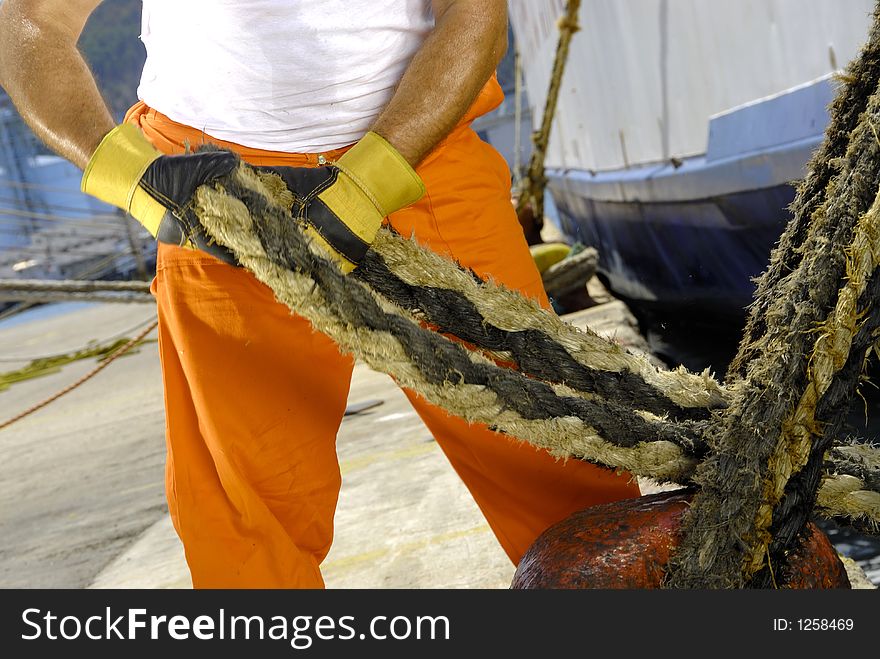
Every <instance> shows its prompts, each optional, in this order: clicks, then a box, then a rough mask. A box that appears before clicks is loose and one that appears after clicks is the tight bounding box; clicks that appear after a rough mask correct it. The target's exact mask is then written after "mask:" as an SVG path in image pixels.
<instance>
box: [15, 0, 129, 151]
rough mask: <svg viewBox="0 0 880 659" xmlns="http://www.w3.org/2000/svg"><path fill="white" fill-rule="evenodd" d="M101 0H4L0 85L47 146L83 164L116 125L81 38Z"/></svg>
mask: <svg viewBox="0 0 880 659" xmlns="http://www.w3.org/2000/svg"><path fill="white" fill-rule="evenodd" d="M99 4H101V0H4V2H2V4H0V86H2V87H3V88H4V89H5V90H6V91H7V93H8V94H9V96H10V97H11V98H12V101H13V103H15V106H16V107H17V108H18V111H19V113H20V114H21V116H22V117H23V118H24V120H25V122H27V124H28V125H29V126H30V127H31V129H32V130H33V131H34V132H35V133H36V134H37V136H39V137H40V139H42V140H43V141H44V142H45V143H46V145H47V146H48V147H49V148H50V149H52V150H53V151H55V152H56V153H58V154H59V155H61V156H63V157H64V158H67V159H68V160H70V161H71V162H72V163H74V164H75V165H77V166H78V167H80V168H85V166H86V164H87V163H88V161H89V158H90V157H91V155H92V153H93V152H94V150H95V148H96V147H97V146H98V143H99V142H100V141H101V139H102V138H103V137H104V136H105V135H106V134H107V133H108V132H109V131H110V130H111V129H112V128H113V127H114V126H115V121H114V120H113V117H112V115H111V113H110V110H109V109H108V108H107V105H106V103H105V102H104V99H103V98H102V97H101V93H100V92H99V91H98V86H97V85H96V84H95V79H94V77H93V76H92V73H91V71H90V70H89V67H88V65H87V64H86V63H85V61H84V60H83V58H82V55H81V54H80V52H79V50H78V49H77V46H76V44H77V41H78V40H79V36H80V34H81V33H82V29H83V27H84V26H85V23H86V21H87V20H88V17H89V15H90V14H91V13H92V11H93V10H94V9H95V7H97V6H98V5H99Z"/></svg>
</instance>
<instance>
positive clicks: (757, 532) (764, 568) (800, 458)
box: [669, 12, 880, 587]
mask: <svg viewBox="0 0 880 659" xmlns="http://www.w3.org/2000/svg"><path fill="white" fill-rule="evenodd" d="M878 57H880V12H878V13H877V14H876V15H875V25H874V28H873V30H872V33H871V41H870V43H869V44H868V46H867V47H866V49H865V51H864V53H863V56H862V58H860V59H859V60H858V61H857V62H856V63H855V64H853V65H852V66H851V67H850V69H849V71H848V75H847V77H846V79H847V80H848V84H847V85H846V87H845V88H844V89H843V90H842V92H841V94H840V97H839V100H838V102H837V103H835V105H834V107H833V109H832V111H833V115H834V116H833V119H832V122H831V127H830V129H829V133H828V136H827V140H826V145H825V146H824V147H823V149H822V150H821V151H820V152H819V154H818V155H817V156H816V158H815V159H814V161H813V163H812V164H811V168H810V169H811V173H810V175H809V176H808V177H807V179H806V180H805V182H804V183H803V184H802V185H801V187H800V189H799V192H798V198H797V200H796V202H795V204H794V205H793V209H794V214H795V217H794V219H793V221H792V223H791V224H790V225H789V229H788V230H787V231H786V233H785V236H784V238H783V240H782V241H781V243H780V246H779V248H778V249H777V250H776V252H775V253H774V255H773V262H772V265H771V268H770V269H769V270H768V272H767V273H766V274H765V275H764V277H763V278H762V280H761V282H760V283H759V286H758V297H757V300H756V302H755V304H754V305H753V308H752V311H751V316H750V319H749V324H748V330H747V333H746V336H745V339H744V341H743V343H742V345H741V348H740V351H739V354H738V356H737V358H736V359H735V360H734V369H735V372H736V374H737V375H739V376H741V377H743V379H742V381H740V382H738V383H737V385H736V395H735V396H734V397H733V399H732V402H731V407H730V409H729V410H728V413H727V414H725V415H724V421H723V423H722V425H721V426H720V427H719V432H718V436H717V439H716V440H715V441H714V442H713V443H712V453H711V456H710V458H709V459H708V460H706V461H705V462H704V463H703V464H701V465H700V467H699V470H698V473H697V475H696V477H695V480H696V481H697V483H698V484H699V485H700V486H701V489H700V491H699V493H698V494H697V495H696V497H695V498H694V501H693V503H692V505H691V508H690V510H689V514H688V515H687V516H686V520H685V525H684V534H683V541H682V544H681V546H680V548H679V550H678V552H677V553H676V555H675V556H674V557H673V560H672V562H671V564H670V565H671V568H672V569H671V571H670V575H669V585H670V586H673V587H739V586H743V585H753V586H761V587H763V586H767V585H769V584H770V583H771V581H772V574H771V573H770V570H769V568H768V559H769V562H770V564H775V563H778V562H780V561H783V560H784V556H785V550H786V549H787V548H788V547H790V546H791V544H792V543H793V541H794V539H795V537H796V536H797V534H798V533H800V531H801V530H802V529H803V527H804V524H805V523H806V521H807V519H808V516H809V515H810V513H811V511H812V510H813V509H814V506H815V504H816V498H817V490H818V489H819V482H820V478H821V475H822V463H823V459H824V455H825V452H826V451H827V450H828V449H829V448H830V444H831V440H832V438H833V437H834V436H835V435H837V434H838V433H839V432H840V431H841V429H842V426H843V423H844V420H845V415H846V413H847V411H848V407H849V401H850V400H851V399H852V397H853V395H854V393H855V391H856V389H857V386H858V383H859V377H860V374H861V372H862V370H863V367H864V364H865V361H866V359H867V355H868V353H869V351H870V350H871V348H872V346H873V345H874V343H875V341H876V337H877V332H878V330H880V309H877V308H876V304H875V302H876V301H877V300H878V299H880V271H878V269H877V266H878V264H880V195H878V190H880V177H878V172H880V139H878V136H877V132H876V127H877V126H880V90H878V80H880V65H878ZM860 95H861V98H860ZM840 99H845V102H841V100H840ZM848 103H852V105H847V104H848ZM854 107H861V108H863V110H864V111H863V112H862V113H861V114H860V115H854V114H853V112H854V110H853V108H854ZM856 116H857V117H858V119H857V121H856ZM843 131H846V132H843ZM842 478H843V480H844V481H846V482H848V483H849V485H850V486H852V487H853V488H855V489H854V490H851V491H849V493H850V494H851V493H852V492H855V491H857V490H861V488H863V487H865V486H866V485H865V483H861V484H859V485H855V484H854V483H853V482H852V481H851V479H852V478H853V477H850V476H846V477H842ZM839 482H840V481H839V479H835V480H834V481H826V484H825V487H826V489H823V493H822V494H820V495H819V505H820V508H821V507H826V506H828V505H837V504H838V503H841V502H842V501H843V499H844V498H845V497H841V496H837V495H834V494H833V493H835V492H838V490H839V489H840V487H839ZM864 498H865V497H862V496H861V495H859V496H855V497H854V498H853V500H851V501H850V503H851V504H852V505H853V506H854V509H855V508H857V507H858V505H862V504H864V505H862V510H863V513H862V514H863V515H864V516H870V515H872V514H873V513H872V511H876V503H874V504H872V503H871V502H872V501H875V499H874V498H873V497H870V496H869V497H867V499H868V501H867V502H865V501H863V499H864ZM874 521H876V519H875V520H874Z"/></svg>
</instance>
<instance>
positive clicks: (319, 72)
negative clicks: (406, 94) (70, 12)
mask: <svg viewBox="0 0 880 659" xmlns="http://www.w3.org/2000/svg"><path fill="white" fill-rule="evenodd" d="M433 22H434V19H433V15H432V13H431V2H430V0H144V6H143V24H142V34H141V39H142V40H143V42H144V45H145V46H146V49H147V61H146V64H145V65H144V71H143V75H142V76H141V83H140V87H139V88H138V96H139V98H140V99H141V100H142V101H144V102H145V103H146V104H147V105H149V106H150V107H152V108H154V109H156V110H158V111H159V112H161V113H163V114H165V115H167V116H168V117H170V118H171V119H173V120H175V121H178V122H180V123H183V124H186V125H189V126H193V127H195V128H198V129H200V130H203V131H204V132H205V133H206V134H207V135H209V136H212V137H216V138H218V139H221V140H226V141H229V142H235V143H236V144H241V145H244V146H248V147H253V148H258V149H269V150H274V151H286V152H292V153H318V152H321V151H328V150H330V149H335V148H339V147H342V146H345V145H348V144H351V143H353V142H356V141H357V140H358V139H360V138H361V137H363V135H364V133H366V131H367V130H368V129H369V127H370V125H371V124H372V123H373V121H374V120H375V119H376V117H377V116H378V115H379V113H380V112H381V111H382V109H383V108H384V107H385V105H386V104H387V103H388V101H389V100H390V99H391V95H392V94H393V92H394V89H395V87H396V86H397V83H398V82H399V81H400V78H401V76H402V75H403V72H404V70H405V69H406V67H407V65H408V64H409V62H410V60H411V59H412V57H413V55H415V53H416V51H417V50H418V49H419V47H420V46H421V44H422V42H423V41H424V39H425V37H426V36H427V34H428V32H429V31H430V30H431V29H432V27H433Z"/></svg>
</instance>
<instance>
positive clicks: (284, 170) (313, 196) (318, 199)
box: [260, 132, 425, 273]
mask: <svg viewBox="0 0 880 659" xmlns="http://www.w3.org/2000/svg"><path fill="white" fill-rule="evenodd" d="M260 169H262V170H263V171H271V172H274V173H276V174H278V175H279V176H280V177H281V178H282V179H283V180H284V183H285V184H286V185H287V189H288V190H289V191H290V192H291V194H292V199H291V209H290V210H291V212H292V213H293V215H294V217H296V218H298V219H300V220H302V221H304V222H305V223H306V230H307V232H308V233H309V234H310V235H311V236H312V237H313V238H314V239H315V240H317V241H318V242H319V243H321V244H322V246H323V247H324V248H325V249H326V250H327V251H328V252H329V254H330V255H331V256H332V257H333V258H334V259H335V260H336V261H337V263H338V264H339V266H340V268H341V269H342V270H343V272H346V273H348V272H351V271H352V270H353V269H354V268H355V267H356V266H357V264H358V263H360V260H361V259H362V258H363V256H364V254H365V253H366V251H367V249H368V248H369V246H370V243H371V242H373V238H375V236H376V232H377V231H378V230H379V227H380V226H381V225H382V220H383V219H384V218H385V217H387V216H388V215H390V214H391V213H393V212H395V211H397V210H400V209H401V208H405V207H406V206H409V205H410V204H413V203H415V202H416V201H418V200H419V199H421V197H422V195H424V194H425V187H424V185H423V184H422V181H421V179H420V178H419V176H418V174H416V172H415V171H414V170H413V168H412V167H410V165H409V164H408V163H407V162H406V160H404V158H403V156H401V155H400V154H399V153H398V152H397V150H396V149H395V148H394V147H392V146H391V145H390V144H389V143H388V142H387V141H385V139H383V138H382V137H380V136H379V135H377V134H376V133H372V132H370V133H367V134H366V135H365V136H364V137H363V138H361V140H360V141H359V142H358V143H357V144H355V145H354V146H353V147H352V148H351V149H349V150H348V151H347V152H346V153H345V155H343V156H342V157H341V158H340V159H339V160H338V161H336V162H335V163H332V164H331V165H329V166H328V167H320V168H318V169H310V168H300V167H263V168H260Z"/></svg>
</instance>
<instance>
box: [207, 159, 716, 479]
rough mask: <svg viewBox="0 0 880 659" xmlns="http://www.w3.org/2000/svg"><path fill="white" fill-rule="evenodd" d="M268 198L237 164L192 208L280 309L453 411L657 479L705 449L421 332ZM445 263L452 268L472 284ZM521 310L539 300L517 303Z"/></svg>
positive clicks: (696, 436) (644, 418) (680, 425)
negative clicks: (314, 245)
mask: <svg viewBox="0 0 880 659" xmlns="http://www.w3.org/2000/svg"><path fill="white" fill-rule="evenodd" d="M269 195H270V193H269V191H268V189H267V188H266V187H265V185H264V183H263V181H262V180H261V179H260V178H259V177H258V176H257V175H255V173H254V172H253V170H251V169H250V168H249V167H247V166H245V165H241V166H240V167H239V168H238V169H237V170H236V172H235V173H234V174H233V175H232V176H230V177H228V178H227V179H226V180H224V182H223V190H222V191H220V190H213V189H211V188H207V187H202V188H200V190H199V192H198V195H197V203H196V212H197V214H198V216H199V217H200V218H201V221H202V222H203V224H204V226H205V227H206V228H207V230H208V232H209V233H210V234H211V235H213V236H214V237H215V238H216V239H217V240H218V241H219V242H221V243H222V244H224V245H226V246H228V247H230V248H232V250H233V252H234V253H235V254H236V256H237V257H238V259H239V261H240V263H242V265H244V266H245V267H247V268H248V269H249V270H251V271H252V272H253V273H254V274H255V275H256V277H257V278H258V279H259V280H260V281H262V282H263V283H265V284H267V285H268V286H269V287H270V288H272V290H273V291H274V292H275V294H276V296H277V298H278V299H279V300H280V301H281V302H283V303H284V304H287V306H288V307H289V308H290V309H291V310H295V311H296V313H298V314H300V315H302V316H303V317H305V318H307V319H308V320H309V321H310V322H311V323H312V325H313V326H314V327H315V329H317V330H319V331H321V332H323V333H325V334H327V335H328V336H330V337H331V338H332V339H333V340H334V341H335V342H336V343H337V344H338V345H339V346H340V347H341V348H342V349H343V350H345V351H347V352H349V353H351V354H354V355H356V356H358V357H359V358H361V359H363V360H364V361H365V362H366V363H368V364H369V365H370V366H371V367H373V368H374V369H376V370H379V371H381V372H385V373H389V374H391V375H393V376H394V377H395V379H396V380H397V381H398V382H399V383H400V384H401V385H402V386H405V387H407V388H410V389H413V390H414V391H416V392H418V393H419V394H421V395H422V396H424V397H425V398H426V399H427V400H429V401H431V402H432V403H434V404H436V405H439V406H441V407H443V408H444V409H446V410H447V411H449V412H450V413H453V414H456V415H457V416H460V417H461V418H463V419H465V420H467V421H470V422H482V423H486V424H488V425H490V426H492V427H494V428H496V429H498V430H500V431H502V432H505V433H508V434H510V435H512V436H514V437H517V438H520V439H524V440H527V441H529V442H531V443H533V444H534V445H536V446H539V447H541V448H545V449H547V450H549V451H550V452H551V453H553V454H554V455H557V456H559V457H570V456H577V457H581V458H585V459H588V460H591V461H593V462H597V463H599V464H604V465H607V466H611V467H615V468H623V469H626V470H628V471H633V472H635V473H638V474H644V475H647V476H651V477H653V478H657V479H659V480H670V479H678V478H680V477H681V476H682V475H683V474H687V473H690V472H692V471H693V469H694V467H695V463H696V460H695V459H694V458H690V457H686V455H685V453H684V452H683V451H682V448H681V447H684V448H685V450H686V451H687V452H688V453H698V452H699V445H700V443H701V440H700V433H699V432H698V426H699V423H700V422H694V421H679V422H671V421H667V420H666V419H663V418H661V417H658V416H656V415H653V414H651V413H650V412H639V411H638V410H634V409H633V408H632V407H627V406H625V405H622V404H620V403H619V402H617V401H616V400H614V399H609V400H605V399H603V398H601V397H599V396H596V395H595V394H592V393H589V392H578V391H575V390H574V389H572V388H571V387H568V386H566V385H565V384H553V383H548V382H543V381H541V380H539V379H536V378H531V377H527V376H525V375H523V374H521V373H518V372H516V371H514V370H512V369H509V368H503V367H499V366H498V365H496V364H495V363H494V362H493V361H492V360H490V359H488V358H487V357H485V356H483V355H482V354H480V353H478V352H476V351H473V350H468V349H466V348H465V347H463V346H462V345H460V344H459V343H456V342H454V341H451V340H449V339H447V338H446V337H444V336H443V335H441V334H439V333H437V332H435V331H431V330H427V329H425V328H424V327H423V326H422V325H421V324H420V322H419V321H420V320H421V319H420V318H418V317H416V316H413V315H412V314H409V313H408V312H405V311H404V310H402V309H401V308H399V307H397V306H396V305H393V304H392V303H391V302H389V301H388V300H385V299H383V298H381V297H377V296H376V295H375V294H374V293H373V292H372V291H371V290H370V289H369V288H368V287H367V286H365V285H364V284H362V283H359V282H358V281H356V280H355V279H354V278H353V277H345V276H344V275H342V273H341V272H340V271H339V270H338V268H336V267H335V266H334V265H333V264H332V263H330V262H329V261H327V260H325V259H324V258H323V257H322V256H320V255H318V254H316V253H314V252H312V251H311V249H310V247H309V245H308V243H307V242H306V239H305V238H304V236H303V234H302V233H301V231H300V230H299V227H298V226H297V224H296V222H295V221H294V220H293V218H292V217H291V216H290V214H289V212H288V211H287V209H285V208H282V207H280V206H278V205H275V204H274V203H272V202H271V201H270V198H269ZM243 202H244V203H243ZM250 213H254V215H255V216H256V217H258V218H259V221H256V222H254V221H252V219H251V214H250ZM397 240H399V241H400V242H406V241H403V240H402V239H400V238H397ZM423 251H424V250H423ZM426 253H427V252H426ZM441 260H442V259H441ZM443 263H444V264H445V267H444V269H445V270H458V271H459V272H460V273H461V275H462V276H463V277H465V278H467V279H471V278H472V277H471V275H469V274H468V273H466V272H464V271H461V270H459V269H458V268H456V266H455V265H454V264H452V263H450V262H448V261H445V260H443ZM507 293H509V291H507ZM521 304H533V303H530V302H528V301H525V300H522V299H521ZM548 315H550V314H549V313H548ZM609 345H613V344H610V343H609ZM615 349H616V350H617V351H618V352H620V348H619V347H617V346H615ZM652 368H653V367H652Z"/></svg>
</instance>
